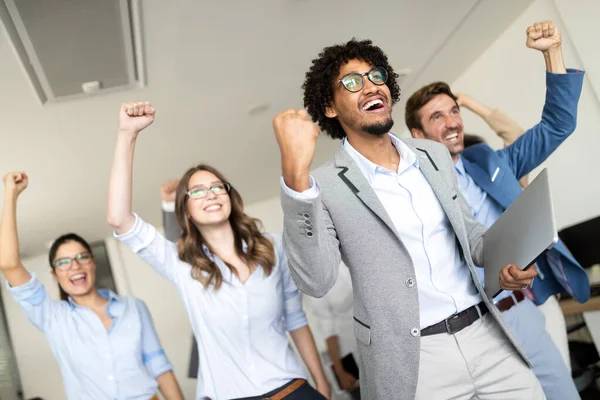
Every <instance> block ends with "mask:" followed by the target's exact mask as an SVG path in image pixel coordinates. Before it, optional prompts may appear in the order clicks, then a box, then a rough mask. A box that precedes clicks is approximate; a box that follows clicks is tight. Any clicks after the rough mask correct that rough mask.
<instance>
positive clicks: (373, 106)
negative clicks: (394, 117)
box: [361, 99, 385, 112]
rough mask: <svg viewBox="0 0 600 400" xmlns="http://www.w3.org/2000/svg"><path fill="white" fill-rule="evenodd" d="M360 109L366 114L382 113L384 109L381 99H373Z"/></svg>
mask: <svg viewBox="0 0 600 400" xmlns="http://www.w3.org/2000/svg"><path fill="white" fill-rule="evenodd" d="M361 109H362V110H363V111H368V112H374V111H383V110H384V109H385V104H383V100H381V99H373V100H369V101H368V102H366V103H365V104H363V106H362V107H361Z"/></svg>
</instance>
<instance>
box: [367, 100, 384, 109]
mask: <svg viewBox="0 0 600 400" xmlns="http://www.w3.org/2000/svg"><path fill="white" fill-rule="evenodd" d="M375 104H381V105H383V101H381V99H375V100H371V101H369V102H368V103H367V104H365V105H364V106H363V107H362V109H363V110H366V109H368V108H369V107H373V106H374V105H375Z"/></svg>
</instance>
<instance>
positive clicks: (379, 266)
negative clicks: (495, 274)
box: [281, 139, 528, 400]
mask: <svg viewBox="0 0 600 400" xmlns="http://www.w3.org/2000/svg"><path fill="white" fill-rule="evenodd" d="M402 140H403V141H404V143H406V144H407V145H408V146H409V147H410V148H411V149H412V150H413V151H414V152H415V154H416V155H417V157H418V158H419V166H420V169H421V171H422V172H423V174H424V175H425V177H426V179H427V181H429V184H430V185H431V187H432V189H433V190H434V192H435V194H436V196H437V197H438V199H439V201H440V203H441V205H442V207H443V209H444V211H445V212H446V215H447V216H448V219H449V220H450V223H451V225H452V227H453V229H454V231H455V233H456V237H457V243H458V246H459V249H460V250H461V252H462V254H463V257H464V258H465V260H466V262H467V265H468V268H469V270H470V271H471V277H472V279H473V282H474V283H475V286H476V287H477V290H479V292H480V293H481V295H482V297H483V299H484V301H485V302H486V304H487V306H488V308H489V309H490V310H491V315H492V316H493V317H494V318H495V319H496V320H497V321H498V323H499V324H500V326H501V328H502V330H503V331H504V332H505V333H506V335H507V336H508V338H509V339H510V340H511V342H512V344H513V345H514V346H515V348H516V349H517V350H518V351H519V352H520V350H519V348H518V346H517V345H516V342H515V341H514V339H513V337H512V335H511V333H509V330H508V327H507V326H506V325H505V323H504V321H503V319H502V315H501V313H500V311H498V309H497V308H496V307H494V306H493V305H492V304H491V303H490V302H489V301H488V300H487V297H486V295H485V293H484V291H483V287H482V286H481V284H480V283H479V279H477V274H476V272H475V267H474V263H475V264H477V265H482V264H483V262H482V258H483V233H484V230H485V229H484V228H483V226H481V225H479V224H478V223H477V222H476V221H475V219H474V218H473V216H472V214H471V209H470V208H469V206H468V204H467V203H466V201H465V200H464V198H463V197H462V195H461V193H460V190H459V189H458V184H457V181H456V175H455V173H454V166H453V163H452V160H451V158H450V154H449V153H448V150H447V149H446V147H445V146H444V145H442V144H440V143H437V142H433V141H429V140H420V139H402ZM313 177H314V178H315V180H316V181H317V182H318V184H319V190H320V194H319V196H318V197H317V198H316V199H314V200H310V201H306V200H299V199H296V198H294V197H292V196H289V195H288V194H287V193H286V192H285V190H282V194H281V203H282V206H283V212H284V233H283V243H284V248H285V250H286V253H287V256H288V262H289V266H290V270H291V274H292V277H293V278H294V280H295V281H296V284H297V286H298V288H299V289H300V290H301V291H303V292H304V293H306V294H308V295H309V296H314V297H322V296H324V295H325V293H327V292H328V291H329V289H331V287H332V286H333V285H334V283H335V281H336V278H337V274H338V266H339V264H340V259H341V260H343V261H344V263H345V264H346V265H347V266H348V268H349V269H350V274H351V276H352V286H353V287H354V334H355V336H356V338H357V339H358V350H359V354H360V366H359V370H360V388H361V397H362V398H364V399H369V400H375V399H380V400H390V399H413V398H414V396H415V392H416V387H417V377H418V372H419V349H420V337H419V329H418V328H419V326H420V325H419V297H418V291H417V287H418V282H417V285H414V280H415V270H414V268H415V267H414V265H413V263H412V260H411V257H410V255H409V253H408V251H407V250H406V247H405V246H404V245H403V243H402V240H401V239H400V236H399V235H398V232H397V231H396V229H395V227H394V224H393V222H392V220H391V219H390V217H389V215H388V214H387V213H386V211H385V209H384V207H383V205H382V204H381V202H380V201H379V199H378V198H377V195H376V194H375V192H374V191H373V189H372V188H371V186H370V185H369V183H368V181H367V179H366V178H365V176H364V175H363V173H362V172H361V170H360V169H359V167H358V165H356V163H355V162H354V160H353V159H352V157H351V156H350V155H349V154H348V153H347V152H346V151H345V150H344V149H343V148H341V149H340V150H339V151H338V153H337V154H336V155H335V157H334V159H333V160H332V161H330V162H329V163H327V164H325V165H324V166H322V167H320V168H318V169H317V170H315V171H314V173H313ZM409 279H411V282H410V284H409V282H408V280H409ZM520 353H521V356H522V357H523V359H525V361H526V362H528V361H527V359H526V358H525V356H524V355H523V353H522V352H520ZM482 356H484V355H483V354H482Z"/></svg>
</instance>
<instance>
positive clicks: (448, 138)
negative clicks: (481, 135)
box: [446, 132, 458, 143]
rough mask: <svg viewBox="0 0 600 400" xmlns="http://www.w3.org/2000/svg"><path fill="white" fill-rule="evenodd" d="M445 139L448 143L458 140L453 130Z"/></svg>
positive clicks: (456, 133)
mask: <svg viewBox="0 0 600 400" xmlns="http://www.w3.org/2000/svg"><path fill="white" fill-rule="evenodd" d="M446 140H447V141H449V142H450V143H456V142H458V132H454V133H453V134H450V135H448V136H446Z"/></svg>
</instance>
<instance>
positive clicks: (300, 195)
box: [281, 176, 319, 200]
mask: <svg viewBox="0 0 600 400" xmlns="http://www.w3.org/2000/svg"><path fill="white" fill-rule="evenodd" d="M281 187H282V188H283V190H284V191H285V193H286V194H287V195H288V196H290V197H293V198H295V199H297V200H314V199H316V198H317V197H318V196H319V185H318V184H317V182H316V181H315V180H314V178H313V177H312V176H310V188H308V189H306V190H305V191H303V192H296V191H295V190H292V189H290V188H289V187H287V185H286V184H285V181H284V180H283V177H281Z"/></svg>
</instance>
